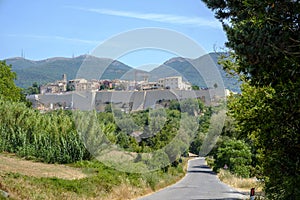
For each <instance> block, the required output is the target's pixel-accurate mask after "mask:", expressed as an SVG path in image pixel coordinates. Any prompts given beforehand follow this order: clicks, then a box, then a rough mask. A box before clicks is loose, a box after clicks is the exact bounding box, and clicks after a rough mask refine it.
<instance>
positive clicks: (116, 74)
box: [6, 55, 132, 88]
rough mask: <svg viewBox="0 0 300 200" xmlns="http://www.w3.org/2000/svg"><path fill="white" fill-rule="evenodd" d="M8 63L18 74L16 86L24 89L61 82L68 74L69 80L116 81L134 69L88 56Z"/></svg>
mask: <svg viewBox="0 0 300 200" xmlns="http://www.w3.org/2000/svg"><path fill="white" fill-rule="evenodd" d="M6 63H7V64H10V65H12V70H13V71H15V72H16V73H17V80H16V84H17V85H18V86H20V87H22V88H27V87H29V86H31V85H32V83H34V82H37V83H39V84H45V83H50V82H54V81H56V80H60V79H61V77H62V75H63V74H66V75H67V78H68V79H74V78H76V77H78V78H87V79H88V78H95V79H100V78H101V79H116V78H120V77H122V75H123V74H124V73H126V72H128V71H130V70H131V69H132V68H131V67H129V66H127V65H125V64H123V63H121V62H119V61H114V60H111V59H106V58H97V57H93V56H87V55H82V56H79V57H75V58H62V57H57V58H49V59H45V60H41V61H31V60H27V59H24V58H11V59H7V60H6ZM87 66H88V68H87ZM105 68H106V69H105ZM98 69H100V70H103V69H104V70H103V71H104V73H103V74H102V73H96V71H97V70H98ZM98 71H99V70H98Z"/></svg>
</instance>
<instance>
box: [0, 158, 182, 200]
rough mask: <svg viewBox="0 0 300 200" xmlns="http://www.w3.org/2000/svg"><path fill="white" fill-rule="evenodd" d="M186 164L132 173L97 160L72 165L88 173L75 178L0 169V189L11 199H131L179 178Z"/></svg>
mask: <svg viewBox="0 0 300 200" xmlns="http://www.w3.org/2000/svg"><path fill="white" fill-rule="evenodd" d="M186 163H187V159H184V160H183V162H182V163H179V165H178V166H176V167H175V166H170V167H168V169H167V170H165V171H163V170H159V171H155V172H151V173H144V174H131V173H125V172H120V171H117V170H115V169H111V168H108V167H106V166H105V165H103V164H102V163H100V162H98V161H83V162H78V163H75V164H72V167H76V168H79V169H80V170H82V171H83V172H84V173H85V174H86V175H87V177H85V178H82V179H76V180H66V179H61V178H49V177H34V176H28V175H23V174H21V173H15V172H14V173H11V172H7V171H1V170H0V189H1V190H3V191H7V192H8V193H9V194H10V199H33V200H34V199H39V200H40V199H75V200H76V199H103V200H108V199H109V200H121V199H122V200H123V199H133V198H135V197H138V196H142V195H145V194H147V193H151V192H153V191H156V190H158V189H160V188H162V187H165V186H167V185H170V184H172V183H174V182H176V181H178V180H179V179H181V178H182V177H183V176H184V175H185V171H184V166H186ZM1 198H2V197H1V195H0V199H1Z"/></svg>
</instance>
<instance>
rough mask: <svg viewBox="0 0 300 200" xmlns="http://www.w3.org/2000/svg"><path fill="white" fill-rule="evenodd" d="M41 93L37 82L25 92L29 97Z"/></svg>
mask: <svg viewBox="0 0 300 200" xmlns="http://www.w3.org/2000/svg"><path fill="white" fill-rule="evenodd" d="M39 93H40V87H39V85H38V83H37V82H34V83H33V84H32V86H31V87H29V88H27V89H26V90H25V94H28V95H30V94H39Z"/></svg>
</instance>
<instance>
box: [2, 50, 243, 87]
mask: <svg viewBox="0 0 300 200" xmlns="http://www.w3.org/2000/svg"><path fill="white" fill-rule="evenodd" d="M219 55H220V54H219V53H210V54H207V55H204V56H201V57H199V58H197V59H194V60H192V59H188V58H180V57H176V58H172V59H170V60H168V61H166V62H165V63H164V64H162V65H161V66H159V67H158V68H155V69H153V70H152V71H150V72H145V71H142V73H143V74H148V75H149V79H150V80H151V81H157V79H158V78H162V77H167V76H174V75H181V76H183V77H184V78H185V80H187V81H189V82H191V83H192V84H193V85H198V86H200V87H206V83H205V82H204V81H203V79H202V77H201V76H199V72H197V70H196V69H195V68H194V66H193V65H192V64H191V63H194V62H197V63H198V64H199V65H203V66H204V65H207V64H208V63H209V62H214V63H215V64H216V66H217V67H218V69H219V71H220V73H221V76H222V78H223V80H224V85H225V87H226V88H228V89H230V90H232V91H235V92H239V91H240V89H239V83H238V82H237V78H235V77H228V76H227V75H226V73H225V72H224V70H223V69H222V67H221V66H219V65H218V64H217V63H218V57H219ZM87 61H88V62H89V64H91V65H93V66H103V65H106V64H107V63H111V64H110V65H109V67H108V68H107V69H106V71H105V73H104V74H103V76H102V77H101V79H118V78H123V79H126V77H127V78H129V77H131V79H134V71H135V70H134V69H133V68H132V67H130V66H128V65H126V64H124V63H122V62H119V61H113V60H110V59H107V58H97V57H93V56H86V55H82V56H78V57H74V58H63V57H56V58H49V59H45V60H40V61H32V60H27V59H24V58H20V57H18V58H10V59H7V60H6V63H7V64H10V65H12V70H13V71H15V72H16V73H17V77H18V79H17V80H16V84H17V85H18V86H20V87H22V88H27V87H30V86H31V85H32V84H33V83H34V82H37V83H39V84H45V83H49V82H54V81H55V80H60V79H61V76H62V74H67V77H68V79H74V78H75V77H76V74H77V72H78V69H79V68H80V66H81V65H82V63H83V62H87ZM198 69H201V66H200V68H198ZM195 70H196V71H195ZM99 78H100V77H99Z"/></svg>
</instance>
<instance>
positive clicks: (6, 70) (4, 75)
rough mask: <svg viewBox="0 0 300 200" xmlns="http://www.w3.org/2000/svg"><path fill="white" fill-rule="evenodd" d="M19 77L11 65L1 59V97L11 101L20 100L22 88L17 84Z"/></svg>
mask: <svg viewBox="0 0 300 200" xmlns="http://www.w3.org/2000/svg"><path fill="white" fill-rule="evenodd" d="M16 78H17V75H16V73H15V72H12V71H11V66H8V65H6V63H5V61H0V98H2V99H4V100H9V101H19V100H20V99H21V88H19V87H17V86H16V85H15V82H14V80H15V79H16Z"/></svg>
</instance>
